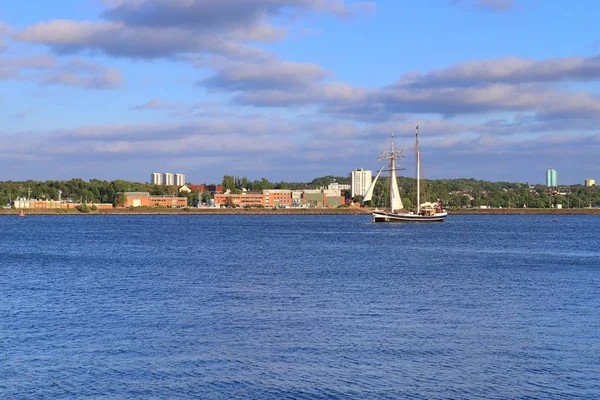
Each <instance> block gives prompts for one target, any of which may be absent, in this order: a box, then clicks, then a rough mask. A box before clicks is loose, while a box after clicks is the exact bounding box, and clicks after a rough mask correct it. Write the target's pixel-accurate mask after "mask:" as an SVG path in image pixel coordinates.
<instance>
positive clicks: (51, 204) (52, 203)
mask: <svg viewBox="0 0 600 400" xmlns="http://www.w3.org/2000/svg"><path fill="white" fill-rule="evenodd" d="M86 204H87V205H88V206H89V207H92V206H93V207H96V208H97V209H103V210H106V209H112V208H113V205H112V204H111V203H86ZM80 205H81V203H80V202H72V201H67V200H39V199H24V198H23V199H17V200H14V201H13V203H12V207H13V208H16V209H54V208H77V207H78V206H80Z"/></svg>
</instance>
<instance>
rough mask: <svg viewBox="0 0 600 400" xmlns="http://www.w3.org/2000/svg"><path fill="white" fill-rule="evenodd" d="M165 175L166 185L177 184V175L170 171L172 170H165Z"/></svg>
mask: <svg viewBox="0 0 600 400" xmlns="http://www.w3.org/2000/svg"><path fill="white" fill-rule="evenodd" d="M164 177H165V180H164V182H165V186H173V185H175V175H174V174H172V173H170V172H165V174H164Z"/></svg>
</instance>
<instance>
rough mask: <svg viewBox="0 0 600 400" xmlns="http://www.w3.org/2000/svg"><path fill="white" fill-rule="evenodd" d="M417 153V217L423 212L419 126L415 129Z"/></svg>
mask: <svg viewBox="0 0 600 400" xmlns="http://www.w3.org/2000/svg"><path fill="white" fill-rule="evenodd" d="M415 153H416V159H417V215H418V214H419V213H420V212H421V152H420V151H419V125H417V128H416V129H415Z"/></svg>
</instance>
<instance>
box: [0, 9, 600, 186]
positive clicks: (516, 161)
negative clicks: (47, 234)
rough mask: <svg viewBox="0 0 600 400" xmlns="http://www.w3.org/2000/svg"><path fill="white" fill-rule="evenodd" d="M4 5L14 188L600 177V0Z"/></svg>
mask: <svg viewBox="0 0 600 400" xmlns="http://www.w3.org/2000/svg"><path fill="white" fill-rule="evenodd" d="M0 3H1V7H0V49H1V50H0V135H1V137H2V142H1V144H0V180H24V179H35V180H47V179H70V178H74V177H78V178H83V179H91V178H100V179H108V180H113V179H128V180H137V181H147V180H148V178H149V175H150V173H151V172H155V171H158V172H183V173H186V174H187V176H188V180H190V181H192V182H197V183H200V182H219V181H221V179H222V176H223V175H226V174H233V175H238V176H247V177H248V178H250V179H260V178H262V177H266V178H267V179H269V180H272V181H280V180H286V181H310V180H312V179H313V178H314V177H317V176H322V175H330V174H331V175H348V174H349V172H350V170H352V169H354V168H358V167H364V168H369V169H377V168H378V165H377V162H376V158H377V155H378V153H379V152H380V151H381V150H383V149H384V148H385V146H386V144H387V142H388V138H389V136H390V135H391V134H392V133H394V134H395V135H396V137H397V141H398V142H399V143H400V145H401V146H402V147H403V148H404V149H405V153H406V159H405V161H406V164H407V173H408V174H409V175H410V174H412V163H413V161H414V160H413V156H412V151H411V146H412V136H413V132H414V126H415V125H419V126H420V133H421V138H422V140H421V146H422V152H423V161H424V172H425V175H426V177H429V178H471V177H472V178H477V179H485V180H493V181H518V182H530V183H537V182H543V179H544V176H545V170H546V169H547V168H550V167H551V168H554V169H556V170H557V171H558V177H559V183H565V184H567V183H569V184H572V183H581V182H583V180H584V179H586V178H595V179H600V162H599V161H598V160H597V158H598V157H597V154H599V153H600V152H599V150H600V135H599V130H598V126H599V124H598V122H600V96H599V93H600V86H599V85H598V80H599V78H600V57H599V56H598V54H599V53H600V35H599V34H598V33H597V32H598V29H597V28H596V16H597V15H598V14H599V11H600V10H599V9H600V5H598V4H597V3H596V2H594V1H584V0H580V1H577V2H572V3H568V2H560V1H555V2H543V1H541V0H530V1H527V0H522V1H520V0H432V1H427V2H414V1H398V0H395V1H392V0H379V1H360V2H359V1H350V0H345V1H344V0H253V1H248V0H81V1H74V0H63V1H61V2H46V1H41V0H38V1H21V2H12V1H7V0H0Z"/></svg>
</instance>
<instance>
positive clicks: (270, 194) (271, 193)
mask: <svg viewBox="0 0 600 400" xmlns="http://www.w3.org/2000/svg"><path fill="white" fill-rule="evenodd" d="M263 195H264V197H265V204H264V205H265V207H273V208H278V207H291V206H292V204H293V202H292V191H291V190H286V189H265V190H263Z"/></svg>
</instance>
